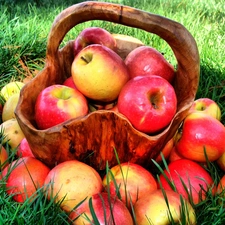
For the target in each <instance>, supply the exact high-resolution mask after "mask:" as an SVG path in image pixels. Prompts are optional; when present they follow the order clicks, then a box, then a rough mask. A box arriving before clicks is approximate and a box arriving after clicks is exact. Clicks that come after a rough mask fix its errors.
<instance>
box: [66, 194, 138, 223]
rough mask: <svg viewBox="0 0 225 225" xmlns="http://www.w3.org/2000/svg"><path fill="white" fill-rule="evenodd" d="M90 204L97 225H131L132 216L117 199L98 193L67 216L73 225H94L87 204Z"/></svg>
mask: <svg viewBox="0 0 225 225" xmlns="http://www.w3.org/2000/svg"><path fill="white" fill-rule="evenodd" d="M90 202H91V204H92V207H93V210H94V213H95V215H96V218H97V220H98V224H99V225H105V224H107V225H133V224H134V223H133V219H132V216H131V214H130V212H129V210H128V208H127V207H126V206H125V204H124V203H123V202H122V201H120V200H119V199H118V198H117V197H115V198H114V197H112V196H109V195H108V193H104V192H103V193H98V194H95V195H93V196H91V198H90V200H85V201H84V202H83V203H82V204H81V205H80V206H79V207H78V208H77V209H75V210H74V211H72V213H70V214H69V218H70V219H71V220H72V221H73V224H74V225H92V224H96V223H94V220H93V216H92V213H91V210H90V205H89V203H90Z"/></svg>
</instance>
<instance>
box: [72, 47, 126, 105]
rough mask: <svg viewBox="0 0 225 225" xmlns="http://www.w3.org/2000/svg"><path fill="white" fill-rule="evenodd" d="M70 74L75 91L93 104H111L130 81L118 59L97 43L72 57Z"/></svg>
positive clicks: (122, 63) (121, 61) (117, 56)
mask: <svg viewBox="0 0 225 225" xmlns="http://www.w3.org/2000/svg"><path fill="white" fill-rule="evenodd" d="M71 74H72V77H73V80H74V83H75V85H76V87H77V89H78V90H79V91H80V92H81V93H82V94H84V95H85V96H86V97H87V98H89V99H91V100H94V101H96V102H97V103H101V102H102V103H111V102H113V101H115V100H116V99H117V97H118V95H119V93H120V91H121V89H122V87H123V86H124V85H125V84H126V83H127V81H128V80H129V78H130V76H129V73H128V70H127V67H126V65H125V64H124V61H123V60H122V58H121V57H120V56H119V55H118V54H117V53H115V52H114V51H112V50H111V49H109V48H107V47H105V46H103V45H99V44H93V45H89V46H87V47H85V48H84V49H82V50H81V51H80V52H79V53H78V54H77V55H76V56H75V58H74V61H73V63H72V67H71Z"/></svg>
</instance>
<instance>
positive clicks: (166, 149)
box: [155, 138, 174, 163]
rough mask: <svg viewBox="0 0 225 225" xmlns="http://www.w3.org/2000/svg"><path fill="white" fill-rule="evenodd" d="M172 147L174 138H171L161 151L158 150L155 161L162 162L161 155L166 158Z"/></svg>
mask: <svg viewBox="0 0 225 225" xmlns="http://www.w3.org/2000/svg"><path fill="white" fill-rule="evenodd" d="M173 147H174V138H171V139H170V140H169V141H168V142H167V143H166V145H165V146H164V147H163V149H162V151H161V152H160V154H159V155H158V156H157V158H156V159H155V161H156V162H157V163H161V162H162V155H163V158H164V159H165V160H167V159H168V158H169V156H170V154H171V151H172V149H173Z"/></svg>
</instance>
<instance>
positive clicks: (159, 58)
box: [125, 45, 175, 83]
mask: <svg viewBox="0 0 225 225" xmlns="http://www.w3.org/2000/svg"><path fill="white" fill-rule="evenodd" d="M125 64H126V66H127V68H128V70H129V73H130V76H131V78H133V77H136V76H140V75H141V76H146V75H158V76H161V77H163V78H164V79H166V80H167V81H168V82H170V83H172V81H173V79H174V76H175V71H174V67H173V66H172V65H171V64H170V63H169V62H168V61H167V60H166V59H165V57H164V56H163V55H162V54H161V53H160V52H159V51H158V50H156V49H155V48H152V47H150V46H146V45H145V46H140V47H137V48H135V49H134V50H133V51H131V52H130V53H129V54H128V55H127V57H126V59H125Z"/></svg>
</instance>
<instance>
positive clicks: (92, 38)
mask: <svg viewBox="0 0 225 225" xmlns="http://www.w3.org/2000/svg"><path fill="white" fill-rule="evenodd" d="M91 44H100V45H104V46H106V47H108V48H110V49H112V50H113V51H114V50H115V49H116V40H115V38H114V36H113V35H112V34H111V33H110V32H108V31H107V30H105V29H103V28H100V27H88V28H85V29H83V30H82V31H81V32H80V33H79V35H78V36H77V38H76V39H75V41H74V55H76V54H78V53H79V52H80V51H81V50H82V49H83V48H85V47H87V46H88V45H91Z"/></svg>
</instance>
